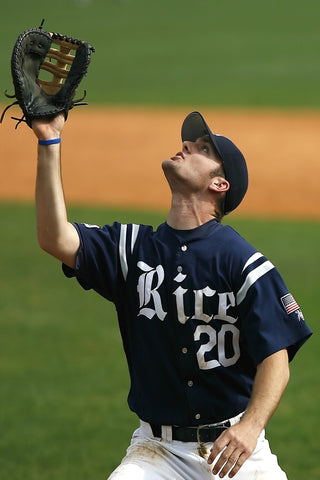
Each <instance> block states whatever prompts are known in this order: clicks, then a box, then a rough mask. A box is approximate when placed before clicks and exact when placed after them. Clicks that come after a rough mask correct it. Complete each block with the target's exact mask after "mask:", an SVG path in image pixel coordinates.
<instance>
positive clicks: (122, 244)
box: [119, 224, 128, 279]
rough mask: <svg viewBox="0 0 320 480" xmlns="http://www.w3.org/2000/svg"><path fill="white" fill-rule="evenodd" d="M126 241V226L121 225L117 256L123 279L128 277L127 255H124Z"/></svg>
mask: <svg viewBox="0 0 320 480" xmlns="http://www.w3.org/2000/svg"><path fill="white" fill-rule="evenodd" d="M126 240H127V225H123V224H121V230H120V240H119V256H120V264H121V270H122V275H123V277H124V279H126V278H127V275H128V262H127V255H126Z"/></svg>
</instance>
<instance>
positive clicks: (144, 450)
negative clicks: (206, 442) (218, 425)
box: [108, 436, 212, 480]
mask: <svg viewBox="0 0 320 480" xmlns="http://www.w3.org/2000/svg"><path fill="white" fill-rule="evenodd" d="M133 479H134V480H186V479H188V480H212V473H211V470H210V467H209V465H208V464H207V460H206V459H205V458H203V457H202V456H201V455H199V452H198V445H197V444H193V443H192V444H191V443H182V442H175V441H173V442H171V443H170V442H162V441H160V440H158V439H154V438H144V437H139V436H134V437H133V439H132V442H131V445H130V447H129V448H128V450H127V454H126V456H125V457H124V459H123V460H122V462H121V464H120V465H119V467H118V468H116V470H115V471H114V472H113V473H112V474H111V476H110V477H109V479H108V480H133Z"/></svg>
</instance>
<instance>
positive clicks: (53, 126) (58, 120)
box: [32, 113, 65, 140]
mask: <svg viewBox="0 0 320 480" xmlns="http://www.w3.org/2000/svg"><path fill="white" fill-rule="evenodd" d="M64 123H65V118H64V114H63V113H59V114H58V115H57V116H56V117H54V118H52V119H38V120H34V121H33V122H32V130H33V131H34V133H35V134H36V136H37V137H38V139H39V140H40V139H41V140H50V139H52V138H58V137H60V136H61V132H62V130H63V127H64Z"/></svg>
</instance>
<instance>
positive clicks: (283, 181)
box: [0, 107, 320, 219]
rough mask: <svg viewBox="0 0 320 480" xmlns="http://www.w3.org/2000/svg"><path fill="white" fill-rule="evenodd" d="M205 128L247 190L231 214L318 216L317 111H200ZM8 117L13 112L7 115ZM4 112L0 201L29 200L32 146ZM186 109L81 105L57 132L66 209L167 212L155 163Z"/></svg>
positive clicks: (175, 138) (170, 150)
mask: <svg viewBox="0 0 320 480" xmlns="http://www.w3.org/2000/svg"><path fill="white" fill-rule="evenodd" d="M201 112H202V113H203V114H204V116H205V117H206V119H207V121H208V123H209V125H210V126H211V127H212V129H213V130H214V131H215V132H217V133H223V134H224V135H226V136H228V137H230V138H231V139H232V140H233V141H234V142H235V143H236V144H237V145H238V146H239V148H240V149H241V150H242V151H243V153H244V155H245V157H246V159H247V163H248V168H249V175H250V185H249V191H248V193H247V196H246V198H245V200H244V201H243V203H242V204H241V206H240V207H239V209H238V211H237V212H238V214H241V215H255V216H272V215H273V216H278V217H298V216H299V217H306V218H313V219H319V218H320V208H319V201H320V184H319V177H320V161H319V160H320V159H319V151H320V137H319V132H320V112H296V111H258V110H248V111H243V110H241V111H240V110H236V111H234V110H226V109H223V110H219V109H214V110H204V109H202V110H201ZM10 113H11V115H17V114H19V113H17V111H16V112H14V111H12V112H10ZM10 113H8V114H7V116H6V118H5V120H4V123H3V124H2V125H1V126H0V136H1V163H0V200H2V201H13V200H14V201H15V200H19V201H20V200H22V201H24V200H27V201H30V200H32V199H33V196H34V180H35V168H36V161H35V160H36V149H37V146H36V141H35V138H34V136H33V134H32V132H31V130H30V129H29V128H28V127H27V126H26V125H24V124H22V125H20V126H19V128H18V129H17V130H15V129H14V126H15V123H14V122H13V121H12V120H11V119H10ZM187 113H189V111H187V110H185V109H175V110H168V109H166V110H161V109H141V108H131V109H129V110H128V109H125V108H108V109H106V108H104V109H102V108H101V109H99V108H96V109H92V108H90V107H83V108H79V109H74V110H73V111H71V112H70V116H69V119H68V122H67V124H66V127H65V130H64V133H63V144H62V148H63V178H64V188H65V192H66V198H67V201H68V202H69V203H76V204H87V205H99V206H102V205H103V206H115V207H121V208H122V207H125V208H128V207H129V208H141V207H142V208H144V209H147V210H150V209H157V210H167V209H168V208H169V205H170V192H169V188H168V186H167V184H166V181H165V179H164V177H163V174H162V171H161V161H162V160H163V159H165V158H168V157H169V156H172V155H173V154H174V153H176V152H177V151H178V150H180V148H181V147H180V127H181V122H182V120H183V118H184V117H185V115H186V114H187Z"/></svg>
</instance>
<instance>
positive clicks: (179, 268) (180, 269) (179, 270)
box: [177, 265, 182, 273]
mask: <svg viewBox="0 0 320 480" xmlns="http://www.w3.org/2000/svg"><path fill="white" fill-rule="evenodd" d="M177 271H178V272H179V273H181V272H182V267H181V265H179V266H178V267H177Z"/></svg>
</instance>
